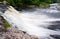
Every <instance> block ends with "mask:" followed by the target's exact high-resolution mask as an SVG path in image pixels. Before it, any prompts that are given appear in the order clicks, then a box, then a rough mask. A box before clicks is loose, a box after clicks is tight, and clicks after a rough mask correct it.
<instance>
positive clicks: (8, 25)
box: [2, 19, 10, 28]
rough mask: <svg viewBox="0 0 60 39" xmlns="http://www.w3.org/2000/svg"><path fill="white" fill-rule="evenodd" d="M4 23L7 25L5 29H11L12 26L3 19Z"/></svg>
mask: <svg viewBox="0 0 60 39" xmlns="http://www.w3.org/2000/svg"><path fill="white" fill-rule="evenodd" d="M2 21H3V23H4V25H5V28H9V27H10V24H9V23H8V22H7V21H6V20H5V19H3V20H2Z"/></svg>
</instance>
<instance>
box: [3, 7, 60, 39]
mask: <svg viewBox="0 0 60 39" xmlns="http://www.w3.org/2000/svg"><path fill="white" fill-rule="evenodd" d="M12 11H13V10H12ZM12 11H9V10H7V11H6V12H5V13H4V14H3V15H2V16H3V17H4V18H5V19H6V20H7V21H8V22H9V23H10V24H11V25H13V26H16V27H17V28H18V29H19V30H22V31H25V32H27V33H28V34H29V35H35V36H37V37H38V38H39V39H60V37H59V35H60V11H58V10H56V9H55V10H53V9H39V8H35V9H31V10H23V11H22V12H17V13H16V12H12Z"/></svg>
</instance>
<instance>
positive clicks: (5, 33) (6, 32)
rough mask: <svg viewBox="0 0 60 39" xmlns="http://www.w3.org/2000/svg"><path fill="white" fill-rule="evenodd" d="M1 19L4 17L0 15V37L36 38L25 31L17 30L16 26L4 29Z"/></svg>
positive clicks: (6, 38) (0, 38)
mask: <svg viewBox="0 0 60 39" xmlns="http://www.w3.org/2000/svg"><path fill="white" fill-rule="evenodd" d="M2 20H5V19H4V18H3V17H2V16H0V39H37V37H34V36H30V35H28V34H27V33H26V32H24V31H21V30H18V28H16V27H9V28H7V29H6V27H5V25H4V23H3V21H2Z"/></svg>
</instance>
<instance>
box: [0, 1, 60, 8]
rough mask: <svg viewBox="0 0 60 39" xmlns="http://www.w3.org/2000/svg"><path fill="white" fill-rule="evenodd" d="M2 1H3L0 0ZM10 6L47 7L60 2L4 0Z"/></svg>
mask: <svg viewBox="0 0 60 39" xmlns="http://www.w3.org/2000/svg"><path fill="white" fill-rule="evenodd" d="M0 1H3V0H0ZM6 1H7V2H8V3H9V4H10V5H12V6H17V7H27V6H29V5H36V6H40V5H42V4H43V5H44V4H45V5H48V4H50V3H56V2H60V0H6Z"/></svg>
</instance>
